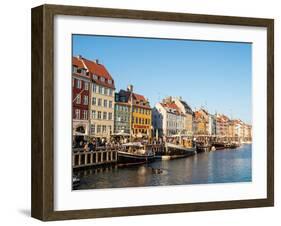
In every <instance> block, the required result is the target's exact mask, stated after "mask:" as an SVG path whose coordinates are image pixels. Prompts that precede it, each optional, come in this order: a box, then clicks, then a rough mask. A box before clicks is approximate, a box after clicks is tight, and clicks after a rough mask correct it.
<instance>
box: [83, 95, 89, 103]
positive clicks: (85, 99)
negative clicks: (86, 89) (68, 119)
mask: <svg viewBox="0 0 281 226" xmlns="http://www.w3.org/2000/svg"><path fill="white" fill-rule="evenodd" d="M83 102H84V105H88V96H84V100H83Z"/></svg>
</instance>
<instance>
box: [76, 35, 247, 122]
mask: <svg viewBox="0 0 281 226" xmlns="http://www.w3.org/2000/svg"><path fill="white" fill-rule="evenodd" d="M72 50H73V55H74V56H76V55H82V56H83V57H85V58H87V59H92V60H94V59H99V61H100V63H102V64H103V65H105V66H106V68H107V70H108V71H109V73H110V74H111V75H112V77H113V79H114V80H115V85H116V88H117V90H119V89H125V88H126V87H127V85H128V84H133V85H134V90H135V92H136V93H139V94H143V95H144V96H146V97H147V98H148V99H149V101H150V104H151V106H152V107H153V106H154V105H155V103H157V102H159V101H160V100H162V99H163V98H164V97H166V96H181V97H182V98H183V99H184V100H186V101H187V103H188V104H189V105H190V106H191V107H192V108H193V110H194V109H198V108H200V107H201V106H203V107H205V108H206V109H207V110H208V111H209V112H210V113H215V112H218V113H224V114H227V115H228V116H229V117H232V118H240V119H241V120H243V121H245V122H247V123H251V118H252V117H251V115H252V100H251V99H252V95H251V93H252V85H251V83H252V45H251V44H250V43H232V42H210V41H192V40H167V39H150V38H126V37H112V36H94V35H73V49H72Z"/></svg>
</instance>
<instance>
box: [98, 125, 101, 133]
mask: <svg viewBox="0 0 281 226" xmlns="http://www.w3.org/2000/svg"><path fill="white" fill-rule="evenodd" d="M100 132H101V125H98V126H97V133H100Z"/></svg>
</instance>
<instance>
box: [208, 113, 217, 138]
mask: <svg viewBox="0 0 281 226" xmlns="http://www.w3.org/2000/svg"><path fill="white" fill-rule="evenodd" d="M208 115H209V123H208V134H209V135H212V136H214V135H216V116H215V115H212V114H210V113H209V114H208Z"/></svg>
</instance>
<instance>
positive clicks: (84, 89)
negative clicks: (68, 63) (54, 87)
mask: <svg viewBox="0 0 281 226" xmlns="http://www.w3.org/2000/svg"><path fill="white" fill-rule="evenodd" d="M89 90H90V74H89V72H88V71H87V69H86V67H85V65H84V63H83V60H82V58H81V57H79V56H78V57H73V58H72V119H73V125H72V127H73V137H74V141H75V143H76V144H77V143H80V142H81V141H83V140H86V137H87V136H88V135H89Z"/></svg>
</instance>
